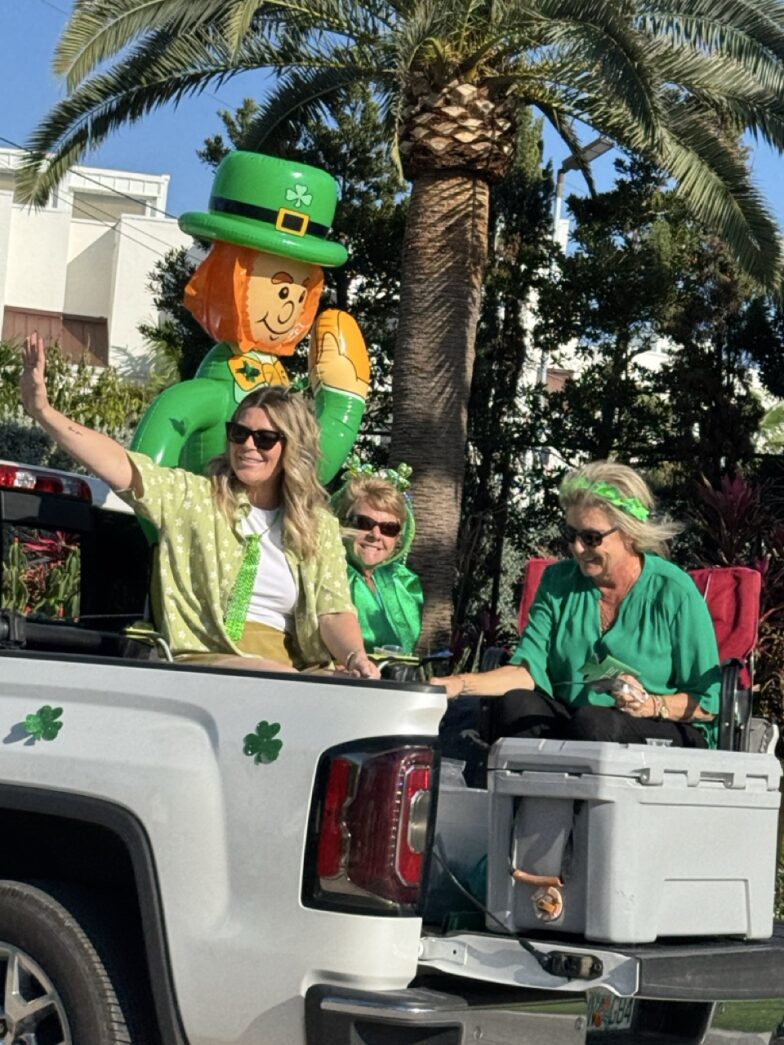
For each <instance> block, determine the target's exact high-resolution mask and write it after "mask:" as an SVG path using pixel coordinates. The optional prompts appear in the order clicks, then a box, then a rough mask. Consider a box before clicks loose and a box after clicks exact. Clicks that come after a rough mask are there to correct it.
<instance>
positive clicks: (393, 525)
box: [348, 515, 401, 537]
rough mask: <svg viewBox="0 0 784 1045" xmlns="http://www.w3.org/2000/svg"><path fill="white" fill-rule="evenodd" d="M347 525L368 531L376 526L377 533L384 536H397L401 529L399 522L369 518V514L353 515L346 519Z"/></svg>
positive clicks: (353, 528)
mask: <svg viewBox="0 0 784 1045" xmlns="http://www.w3.org/2000/svg"><path fill="white" fill-rule="evenodd" d="M348 525H349V526H350V527H351V529H352V530H365V531H366V532H368V533H369V532H370V531H371V530H373V529H375V528H376V526H377V527H378V529H379V533H381V534H383V536H384V537H397V535H398V534H399V533H400V529H401V527H400V523H399V522H380V521H379V520H378V519H371V518H370V516H369V515H353V516H352V517H351V518H350V519H349V520H348Z"/></svg>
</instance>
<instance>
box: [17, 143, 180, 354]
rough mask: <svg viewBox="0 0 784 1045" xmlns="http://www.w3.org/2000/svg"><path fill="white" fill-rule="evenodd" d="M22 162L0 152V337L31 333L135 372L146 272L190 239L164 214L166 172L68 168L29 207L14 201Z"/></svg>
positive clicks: (146, 313) (146, 311)
mask: <svg viewBox="0 0 784 1045" xmlns="http://www.w3.org/2000/svg"><path fill="white" fill-rule="evenodd" d="M22 155H23V153H22V152H21V151H20V150H18V149H0V310H2V337H3V339H4V340H10V339H12V338H20V337H24V336H25V335H27V334H30V333H32V332H33V331H34V330H36V331H38V333H40V334H42V335H43V336H44V337H45V338H46V340H47V341H50V342H51V341H55V340H56V341H57V342H58V343H59V344H60V347H61V348H62V349H63V350H64V351H65V352H67V353H68V354H69V355H70V356H72V357H73V358H74V359H79V358H81V356H82V355H83V354H84V353H87V354H88V358H89V359H90V360H91V361H92V362H95V363H97V364H103V365H107V364H108V365H111V366H119V367H121V368H122V367H125V366H127V365H131V366H133V365H134V364H137V365H138V362H139V361H140V359H141V358H143V356H144V353H145V346H144V343H143V341H142V338H141V335H140V334H139V332H138V329H137V328H138V325H139V323H141V322H155V321H157V319H158V313H157V311H156V309H155V306H154V304H153V301H152V294H151V292H150V291H149V289H148V288H147V282H148V279H149V275H150V273H151V272H152V270H153V267H154V265H155V263H156V261H158V260H160V259H161V258H162V257H163V256H164V255H165V254H166V252H167V251H168V250H170V249H171V248H173V247H181V246H189V245H190V244H191V242H192V240H191V237H190V236H186V235H185V234H184V233H183V232H180V230H179V228H178V227H177V222H176V221H175V220H174V219H173V218H169V217H167V216H166V214H165V213H164V211H165V210H166V196H167V192H168V188H169V176H168V174H140V173H133V172H129V171H114V170H103V169H100V168H95V167H75V168H74V169H73V170H72V171H70V172H69V173H68V174H67V175H66V176H65V178H64V179H63V181H62V183H61V184H60V186H59V187H58V189H57V190H56V192H55V193H54V195H53V196H52V198H51V199H50V201H49V203H48V204H47V205H46V206H45V207H42V208H39V209H32V208H30V207H28V206H27V205H22V204H20V203H17V202H15V199H14V181H15V175H14V170H15V168H16V167H17V166H18V164H19V162H20V160H21V157H22Z"/></svg>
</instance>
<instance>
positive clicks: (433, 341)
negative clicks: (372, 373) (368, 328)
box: [22, 0, 784, 641]
mask: <svg viewBox="0 0 784 1045" xmlns="http://www.w3.org/2000/svg"><path fill="white" fill-rule="evenodd" d="M259 68H266V69H269V70H272V71H273V72H274V73H275V74H276V77H277V80H276V84H275V86H274V88H273V89H272V91H271V93H270V96H269V98H268V99H267V100H266V103H265V104H264V105H263V107H262V108H261V110H260V113H259V116H258V119H257V120H256V122H255V125H254V127H252V128H251V132H250V134H249V138H248V141H247V142H246V143H245V145H246V147H249V148H259V149H261V148H263V149H264V150H265V151H274V149H275V143H276V141H277V140H280V139H281V138H283V139H285V138H286V137H287V136H288V135H290V132H291V128H292V127H293V126H295V125H296V124H297V123H298V121H299V120H301V119H302V116H303V114H304V113H308V112H309V113H311V114H313V113H322V114H328V113H329V111H330V107H333V111H334V106H336V105H339V104H340V96H341V91H342V90H343V89H344V88H345V87H346V85H348V84H350V83H354V82H356V81H365V82H368V83H370V84H372V85H373V87H374V89H375V91H376V92H377V94H378V96H379V97H380V99H381V100H382V103H383V107H384V112H385V115H386V124H387V130H388V131H389V133H390V134H391V135H392V136H393V137H394V140H395V142H396V144H397V148H398V155H399V157H400V160H401V161H402V167H403V170H404V172H405V174H406V176H407V177H408V178H409V179H410V180H411V182H412V194H411V200H410V206H409V212H408V220H407V227H406V236H405V246H404V259H403V278H402V286H401V301H400V311H399V325H398V340H397V348H396V355H395V374H394V385H393V399H394V425H393V436H392V450H391V456H392V461H393V463H396V462H397V461H398V460H401V459H402V460H406V461H408V462H409V463H410V464H411V465H412V466H413V467H414V470H415V476H416V487H415V500H416V511H417V517H418V521H419V527H418V531H419V537H418V541H417V545H416V562H415V566H417V567H418V568H419V569H420V571H421V573H422V574H423V579H424V583H425V588H426V591H427V593H428V599H427V616H426V624H425V638H426V640H427V641H433V640H434V639H435V637H436V635H437V633H439V632H443V628H444V626H445V625H446V624H447V622H448V619H449V615H450V606H451V590H452V585H453V580H454V562H455V542H456V537H457V533H456V531H457V526H458V519H459V509H460V499H461V492H462V478H463V457H464V448H465V445H466V414H467V403H468V396H469V389H470V385H471V376H472V369H473V357H474V335H475V330H476V323H477V316H478V313H479V302H480V295H481V285H482V276H483V271H484V264H485V257H486V251H487V231H488V200H489V186H490V184H492V183H493V182H494V181H497V180H499V179H502V178H503V177H504V176H505V174H506V172H507V171H508V169H509V166H510V162H511V159H512V155H513V152H514V144H515V130H516V117H517V114H518V113H519V112H520V110H521V108H522V107H524V106H532V107H535V108H537V109H538V110H539V111H540V112H541V113H542V114H543V115H544V116H545V118H546V119H547V120H548V121H549V122H550V123H551V124H552V125H553V126H554V127H555V128H556V130H557V131H558V133H559V134H560V135H561V136H562V137H563V139H564V140H565V141H566V143H567V144H568V146H569V148H570V149H571V150H572V152H573V153H574V155H575V156H576V157H577V158H578V160H579V159H580V157H581V153H580V131H579V128H580V127H581V126H584V127H587V128H589V129H590V130H591V132H592V133H596V132H598V133H600V134H602V135H604V136H606V137H608V138H610V139H612V140H613V141H615V142H616V143H618V144H619V145H621V146H623V147H625V148H627V149H630V150H632V151H634V152H638V153H641V154H643V155H645V156H647V157H648V158H650V159H651V160H652V161H653V162H654V163H655V164H656V165H657V166H659V167H661V168H662V169H663V170H664V171H666V172H667V173H668V175H670V176H671V178H672V179H673V182H674V184H675V185H676V186H677V188H678V190H679V192H680V193H681V195H682V196H683V198H684V199H685V200H686V201H687V202H688V204H689V206H690V207H691V209H692V211H693V212H694V214H695V215H696V216H697V217H698V218H700V219H701V220H703V221H704V222H705V223H706V224H707V225H709V226H710V227H711V228H713V229H714V230H715V231H716V232H718V233H719V234H720V235H722V236H723V237H724V238H725V239H726V240H727V242H728V243H729V244H730V245H731V247H732V249H733V250H734V252H735V254H736V255H737V257H738V259H739V261H740V263H741V264H742V265H743V267H744V268H745V269H746V270H747V271H748V272H749V273H750V274H751V275H753V276H754V277H755V278H756V279H757V280H759V281H760V282H762V283H766V284H768V285H770V284H773V283H774V282H775V281H777V279H778V274H779V262H780V257H779V245H778V235H777V230H776V227H775V223H774V221H773V220H772V218H771V215H770V213H769V211H768V210H767V209H766V206H765V203H764V201H763V200H762V199H761V197H760V195H759V193H758V192H757V191H756V189H755V188H754V186H753V185H752V183H751V180H750V176H749V170H748V165H747V162H746V159H745V155H744V153H743V151H742V150H741V149H740V148H739V147H738V139H739V137H740V135H741V134H742V133H743V132H744V131H749V132H751V133H752V134H753V135H755V136H756V137H758V138H760V139H762V140H764V141H765V142H767V143H769V144H771V145H772V146H773V147H774V148H776V149H778V150H781V149H782V146H783V145H784V101H783V99H784V0H307V3H304V4H303V3H301V2H300V0H274V2H269V0H268V2H263V0H76V3H75V5H74V10H73V13H72V16H71V19H70V21H69V23H68V25H67V27H66V29H65V31H64V33H63V37H62V39H61V41H60V44H59V46H58V49H57V54H56V59H55V69H56V71H57V72H59V73H61V74H62V75H64V76H65V77H66V80H67V84H68V87H69V91H70V94H69V96H68V97H67V98H66V99H65V100H63V101H62V102H60V103H59V104H58V105H57V106H55V108H54V109H53V110H52V112H51V113H50V114H49V115H48V116H47V117H46V118H45V119H44V120H43V122H42V123H41V124H40V126H39V127H38V129H37V130H36V131H35V132H34V134H33V136H32V139H31V142H30V145H31V148H32V152H31V155H30V157H29V161H28V163H27V164H26V167H25V169H24V171H23V182H22V189H23V191H24V193H25V194H26V197H27V198H28V199H29V200H32V201H36V202H41V201H43V200H45V198H46V197H47V195H48V193H49V192H50V191H51V189H52V188H53V187H54V185H55V184H56V183H57V181H58V179H59V178H60V177H61V176H62V174H63V173H64V171H65V170H67V168H68V167H69V166H71V165H72V164H73V163H75V162H77V161H78V160H79V158H80V157H81V156H82V155H83V154H84V152H85V150H86V149H88V148H89V147H91V146H94V145H96V144H97V143H98V142H100V141H101V140H102V139H103V138H104V137H105V136H106V135H107V134H109V133H110V132H112V131H113V130H114V129H116V128H117V127H119V126H120V125H122V124H123V123H126V122H128V121H132V120H137V119H139V118H140V117H142V116H143V115H144V114H145V113H146V112H148V111H150V110H151V109H153V108H155V107H157V106H160V105H163V104H165V103H167V102H171V101H173V100H174V101H176V100H178V99H179V98H181V97H182V96H183V95H186V94H188V93H190V92H194V91H199V90H203V89H204V88H205V87H207V86H209V85H215V84H220V83H221V82H223V81H224V80H225V79H227V78H228V77H230V76H233V75H235V74H238V73H241V72H243V71H244V70H248V69H259ZM586 173H587V169H586Z"/></svg>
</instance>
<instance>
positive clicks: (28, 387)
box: [19, 333, 49, 420]
mask: <svg viewBox="0 0 784 1045" xmlns="http://www.w3.org/2000/svg"><path fill="white" fill-rule="evenodd" d="M45 369H46V349H45V347H44V339H43V338H42V337H41V335H40V334H36V333H34V334H31V335H30V336H29V337H26V338H25V339H24V344H23V345H22V379H21V381H20V382H19V394H20V396H21V399H22V406H23V407H24V410H25V413H27V414H29V415H30V417H32V418H34V419H35V420H39V419H40V418H41V416H42V415H43V413H44V412H45V410H46V408H47V407H48V406H49V396H48V395H47V393H46V376H45Z"/></svg>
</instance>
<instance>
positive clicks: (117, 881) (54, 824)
mask: <svg viewBox="0 0 784 1045" xmlns="http://www.w3.org/2000/svg"><path fill="white" fill-rule="evenodd" d="M0 526H1V527H2V553H3V554H2V564H3V572H2V592H3V606H4V608H3V609H2V610H0V698H1V699H0V717H1V718H2V721H0V737H1V738H2V745H1V746H0V963H2V964H3V965H4V967H5V976H4V978H3V981H2V982H3V983H4V988H3V991H4V993H3V995H2V997H0V1042H3V1043H14V1045H61V1043H63V1045H120V1043H134V1045H139V1043H143V1045H147V1043H150V1045H186V1043H187V1045H229V1043H232V1045H267V1043H269V1045H462V1043H468V1042H480V1041H481V1042H483V1043H484V1045H490V1043H493V1045H512V1043H519V1045H537V1043H545V1042H546V1043H548V1045H552V1043H555V1045H558V1043H560V1042H564V1043H566V1042H569V1043H581V1042H586V1041H587V1042H590V1043H592V1045H601V1043H603V1042H608V1043H610V1045H612V1043H616V1045H623V1043H624V1042H643V1043H645V1042H650V1043H653V1042H657V1043H660V1045H666V1043H673V1045H674V1043H676V1042H695V1043H696V1042H700V1041H703V1040H705V1035H706V1033H708V1028H709V1026H710V1024H711V1020H712V1018H713V1016H714V1014H715V1012H716V1011H717V1006H716V1003H717V1002H721V1001H723V1000H725V999H741V1000H750V999H776V998H783V997H784V935H782V934H780V933H779V931H778V926H777V927H776V930H775V932H774V935H773V937H772V938H771V939H757V940H753V939H741V938H733V937H727V938H722V939H716V938H709V939H704V938H703V939H700V938H697V939H695V938H688V939H681V940H672V939H670V940H666V941H658V942H655V943H648V944H638V945H633V946H618V945H608V944H602V943H600V942H599V943H597V942H596V941H591V940H589V939H587V938H585V937H581V936H578V935H574V934H561V935H553V934H549V935H548V933H547V932H546V931H539V932H537V931H534V932H531V933H529V934H526V935H525V936H523V935H521V934H520V933H515V932H514V931H504V929H503V926H501V925H500V924H498V923H494V922H493V920H492V919H489V920H486V917H485V915H484V914H483V912H482V911H481V910H480V909H479V906H478V904H477V902H476V901H473V900H471V898H470V896H468V895H467V891H466V890H464V888H463V889H461V887H460V886H459V885H458V884H456V883H455V881H454V880H453V878H452V877H451V875H450V873H448V872H447V871H446V870H445V869H444V864H449V865H450V866H451V867H452V868H453V872H454V873H456V876H457V879H458V881H461V880H462V882H463V883H465V882H466V881H468V880H469V878H470V875H471V872H472V868H473V869H476V867H477V866H479V865H480V864H481V856H482V852H483V847H484V848H485V849H486V846H487V832H486V823H487V807H486V796H485V795H484V793H482V792H479V791H477V790H473V789H468V788H465V787H464V786H463V785H462V781H461V780H460V779H459V773H456V772H455V769H454V767H449V772H448V773H447V772H446V771H444V772H441V767H440V762H439V754H438V727H439V721H440V719H441V717H442V715H443V712H444V697H443V693H442V691H440V690H439V689H437V688H434V687H429V686H426V685H423V684H406V685H403V684H398V683H395V682H391V681H381V682H378V683H367V682H365V681H361V680H333V679H329V678H323V677H322V678H316V677H307V676H302V675H274V674H269V675H259V674H256V673H250V672H243V671H238V670H220V669H215V668H212V669H210V668H197V667H195V666H193V665H187V664H176V663H171V662H168V661H167V660H166V655H165V650H164V651H161V650H160V649H156V648H155V647H150V646H148V645H147V644H146V643H145V642H143V641H137V640H134V639H128V638H127V637H125V636H124V635H123V628H124V627H125V625H127V624H130V623H132V622H133V621H135V620H137V619H138V618H140V617H141V616H142V615H143V612H144V609H145V602H146V591H147V585H148V579H149V570H150V562H149V558H150V556H149V551H148V548H147V544H146V541H145V540H144V538H143V536H142V534H141V533H140V531H139V529H138V527H137V524H136V521H135V519H134V517H133V516H131V515H129V514H128V513H127V511H126V509H125V507H124V505H122V504H121V502H119V501H118V500H117V499H116V498H114V497H113V495H112V494H111V493H110V492H109V491H108V490H107V489H106V488H105V487H104V486H103V485H102V484H100V483H98V482H97V481H95V480H91V479H90V480H85V479H81V478H78V477H74V476H70V475H67V474H65V473H55V472H46V471H44V470H41V469H37V468H29V467H24V466H19V465H12V464H5V465H3V464H0ZM47 542H49V543H47ZM53 548H54V552H53V551H52V549H53ZM20 549H21V550H23V551H24V552H25V556H26V557H25V558H20ZM75 549H78V551H77V550H75ZM47 555H48V556H49V559H48V563H49V565H48V567H47V566H46V564H45V562H44V560H46V557H47ZM52 555H54V559H53V558H52ZM74 555H76V556H77V559H76V560H74V561H75V562H76V563H77V565H78V568H76V569H74V562H71V563H70V567H68V568H69V569H70V575H71V577H72V578H73V577H74V576H76V577H77V578H78V580H77V584H78V589H79V590H78V592H77V593H76V595H77V596H78V599H79V601H80V610H79V620H78V623H68V622H64V621H63V620H60V619H57V618H50V619H46V618H42V617H41V616H29V615H28V616H25V615H24V614H23V613H20V612H18V611H19V610H20V609H21V610H25V611H29V610H30V609H34V608H35V600H36V599H38V600H39V602H40V599H41V593H42V590H43V588H42V585H44V584H45V578H44V579H43V580H42V574H41V569H40V567H41V563H42V562H44V567H45V568H44V572H45V570H46V569H50V571H51V565H52V562H53V561H54V562H55V564H56V565H57V564H59V567H62V568H65V567H67V566H68V560H69V557H70V556H74ZM58 556H59V558H58ZM36 570H38V573H36ZM25 584H26V585H27V588H28V589H30V588H31V586H35V585H36V584H38V589H37V593H36V592H32V593H30V605H29V606H23V605H21V604H20V601H19V599H20V593H21V592H23V587H24V585H25ZM70 594H71V596H73V593H70ZM24 601H25V599H24V596H22V602H24ZM439 782H440V783H441V786H440V787H439ZM439 805H440V809H439V808H438V807H439ZM728 844H730V845H731V844H732V842H731V840H728ZM474 891H475V892H477V893H478V894H479V895H481V893H480V892H479V891H478V890H474ZM718 1008H720V1006H719V1007H718ZM769 1009H770V1012H771V1013H773V1012H775V1011H777V1010H776V1005H775V1003H771V1004H770V1005H769ZM782 1009H784V1005H782ZM730 1012H731V1009H727V1010H726V1011H725V1013H724V1017H722V1018H723V1019H724V1026H727V1027H728V1026H729V1024H728V1023H727V1019H728V1015H727V1014H728V1013H730ZM777 1021H778V1015H776V1016H775V1018H774V1016H771V1017H770V1024H769V1026H770V1029H772V1027H773V1025H774V1024H775V1023H776V1022H777ZM711 1033H712V1032H711ZM723 1033H724V1034H725V1035H726V1036H725V1038H724V1039H723V1040H725V1041H741V1040H745V1039H744V1038H742V1037H740V1036H733V1034H732V1033H731V1032H730V1031H729V1030H727V1031H725V1032H723ZM749 1040H752V1039H749ZM753 1040H760V1039H759V1038H755V1039H753Z"/></svg>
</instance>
